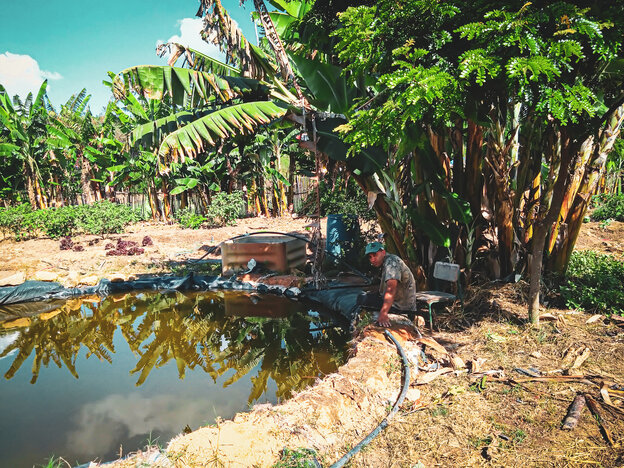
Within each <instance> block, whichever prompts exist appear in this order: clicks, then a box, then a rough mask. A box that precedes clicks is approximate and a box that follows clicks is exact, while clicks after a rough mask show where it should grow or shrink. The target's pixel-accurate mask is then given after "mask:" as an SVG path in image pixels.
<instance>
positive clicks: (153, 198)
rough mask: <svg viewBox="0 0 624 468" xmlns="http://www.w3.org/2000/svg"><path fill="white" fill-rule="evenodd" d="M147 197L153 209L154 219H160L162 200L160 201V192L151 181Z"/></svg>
mask: <svg viewBox="0 0 624 468" xmlns="http://www.w3.org/2000/svg"><path fill="white" fill-rule="evenodd" d="M147 198H148V200H149V204H150V210H151V211H152V219H153V220H154V221H156V220H158V219H160V202H159V201H158V193H157V191H156V187H154V185H153V184H152V183H151V182H150V184H149V186H148V189H147Z"/></svg>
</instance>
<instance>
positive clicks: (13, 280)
mask: <svg viewBox="0 0 624 468" xmlns="http://www.w3.org/2000/svg"><path fill="white" fill-rule="evenodd" d="M2 273H8V275H3V274H0V286H17V285H18V284H22V283H23V282H24V281H26V275H25V274H24V272H22V271H17V272H2Z"/></svg>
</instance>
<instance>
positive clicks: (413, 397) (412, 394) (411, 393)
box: [405, 387, 420, 401]
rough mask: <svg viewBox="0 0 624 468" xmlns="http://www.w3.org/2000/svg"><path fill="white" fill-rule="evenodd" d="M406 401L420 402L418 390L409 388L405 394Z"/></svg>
mask: <svg viewBox="0 0 624 468" xmlns="http://www.w3.org/2000/svg"><path fill="white" fill-rule="evenodd" d="M405 400H406V401H418V400H420V390H418V389H417V388H414V387H410V388H408V390H407V393H406V394H405Z"/></svg>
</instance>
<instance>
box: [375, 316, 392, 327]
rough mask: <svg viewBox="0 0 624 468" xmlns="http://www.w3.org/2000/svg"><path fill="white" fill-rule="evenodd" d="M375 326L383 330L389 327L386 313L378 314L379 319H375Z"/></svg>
mask: <svg viewBox="0 0 624 468" xmlns="http://www.w3.org/2000/svg"><path fill="white" fill-rule="evenodd" d="M377 325H379V326H380V327H385V328H388V327H389V326H390V319H389V318H388V314H387V313H381V312H380V313H379V317H378V318H377Z"/></svg>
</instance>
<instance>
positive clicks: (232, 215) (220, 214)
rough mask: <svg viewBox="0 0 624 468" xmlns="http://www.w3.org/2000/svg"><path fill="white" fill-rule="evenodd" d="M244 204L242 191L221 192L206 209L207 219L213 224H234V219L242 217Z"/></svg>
mask: <svg viewBox="0 0 624 468" xmlns="http://www.w3.org/2000/svg"><path fill="white" fill-rule="evenodd" d="M244 206H245V202H244V200H243V194H242V192H232V193H225V192H219V193H217V194H216V195H215V196H214V197H213V199H212V202H211V203H210V205H209V206H208V209H207V210H206V219H207V220H208V223H210V224H211V225H213V226H225V225H229V224H234V221H235V220H236V219H237V218H240V216H241V213H242V211H243V208H244Z"/></svg>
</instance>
